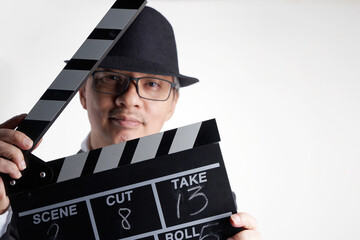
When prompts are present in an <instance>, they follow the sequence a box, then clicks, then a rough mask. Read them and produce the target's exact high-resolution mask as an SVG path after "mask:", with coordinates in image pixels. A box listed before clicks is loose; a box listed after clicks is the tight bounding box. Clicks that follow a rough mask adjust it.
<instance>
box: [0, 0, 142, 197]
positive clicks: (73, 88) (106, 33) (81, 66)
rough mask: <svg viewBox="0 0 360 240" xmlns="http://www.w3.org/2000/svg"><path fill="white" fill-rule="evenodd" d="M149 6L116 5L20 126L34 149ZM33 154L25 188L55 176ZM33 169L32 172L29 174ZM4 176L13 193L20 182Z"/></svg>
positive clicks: (133, 1)
mask: <svg viewBox="0 0 360 240" xmlns="http://www.w3.org/2000/svg"><path fill="white" fill-rule="evenodd" d="M145 5H146V0H117V1H116V2H115V3H114V4H113V5H112V7H111V8H110V10H109V11H108V12H107V13H106V14H105V16H104V17H103V18H102V19H101V21H100V22H99V24H98V25H97V26H96V27H95V29H94V30H93V31H92V32H91V34H90V35H89V36H88V38H87V39H86V40H85V42H84V43H83V44H82V45H81V46H80V48H79V49H78V50H77V52H76V53H75V54H74V56H73V57H72V58H71V59H70V61H68V62H67V64H66V66H65V67H64V69H63V70H62V71H61V72H60V73H59V75H58V76H57V77H56V78H55V80H54V81H53V82H52V84H51V85H50V87H49V88H48V89H47V90H46V91H45V93H44V94H43V95H42V96H41V98H40V100H39V101H38V102H37V103H36V104H35V106H34V107H33V108H32V109H31V110H30V112H29V114H28V115H27V116H26V118H25V119H24V120H23V121H22V122H21V123H20V124H19V126H18V128H17V130H18V131H21V132H23V133H25V134H26V135H27V136H29V137H30V138H31V139H32V140H33V142H34V144H33V146H36V145H37V143H38V142H39V141H40V139H41V138H42V137H43V136H44V134H45V133H46V132H47V130H48V129H49V128H50V126H51V125H52V124H53V123H54V122H55V120H56V119H57V117H58V116H59V115H60V114H61V112H62V111H63V110H64V109H65V107H66V106H67V105H68V103H69V102H70V101H71V99H72V98H73V97H74V96H75V94H76V93H77V91H78V90H79V89H80V87H81V85H82V84H83V83H84V82H85V81H86V79H87V78H88V77H89V76H90V75H91V74H92V73H93V71H94V70H95V69H96V68H97V67H98V66H99V64H100V63H101V61H102V60H103V59H104V58H105V56H106V55H107V54H108V52H109V51H110V50H111V48H112V47H113V46H114V45H115V44H116V42H117V41H118V40H119V39H120V38H121V36H122V35H123V34H124V32H125V31H126V29H127V28H128V27H129V26H130V24H131V23H132V22H133V21H134V20H135V18H136V17H137V15H138V14H139V13H140V12H141V11H142V9H143V8H144V7H145ZM31 151H32V149H30V150H27V151H24V152H23V153H24V158H25V161H26V165H27V166H28V168H27V169H26V170H25V171H24V172H23V174H22V175H23V177H22V182H23V185H24V187H25V186H30V185H42V184H44V183H46V182H49V181H50V180H51V179H52V174H53V171H52V170H51V168H49V167H48V166H47V165H46V164H44V161H42V160H41V159H39V158H37V157H36V156H34V155H33V154H31ZM29 169H31V170H30V171H29ZM33 173H38V174H40V177H39V176H37V178H31V181H26V180H24V179H26V178H27V176H28V175H29V174H33ZM1 175H2V177H3V178H4V180H5V187H6V189H7V193H8V194H9V188H10V187H11V186H15V185H16V184H17V181H16V180H13V179H11V178H10V177H9V176H7V175H3V174H1ZM9 184H10V186H9Z"/></svg>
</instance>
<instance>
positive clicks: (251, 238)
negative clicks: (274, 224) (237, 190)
mask: <svg viewBox="0 0 360 240" xmlns="http://www.w3.org/2000/svg"><path fill="white" fill-rule="evenodd" d="M230 223H231V225H232V226H233V227H242V228H244V230H243V231H241V232H239V233H237V234H236V235H234V236H232V237H231V238H229V239H228V240H260V239H261V236H260V233H259V232H258V231H257V221H256V220H255V218H253V217H252V216H251V215H250V214H247V213H244V212H241V213H235V214H233V215H231V217H230Z"/></svg>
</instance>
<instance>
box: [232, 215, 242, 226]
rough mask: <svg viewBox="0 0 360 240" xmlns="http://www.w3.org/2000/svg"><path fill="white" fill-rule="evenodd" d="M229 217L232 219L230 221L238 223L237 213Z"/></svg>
mask: <svg viewBox="0 0 360 240" xmlns="http://www.w3.org/2000/svg"><path fill="white" fill-rule="evenodd" d="M231 219H232V221H233V222H234V223H237V224H239V223H240V217H239V215H237V214H233V215H231Z"/></svg>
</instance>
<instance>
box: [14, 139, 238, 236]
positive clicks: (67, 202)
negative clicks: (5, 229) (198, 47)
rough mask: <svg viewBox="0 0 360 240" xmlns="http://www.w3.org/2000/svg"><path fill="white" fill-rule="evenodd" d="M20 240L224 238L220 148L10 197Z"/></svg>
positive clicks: (229, 205)
mask: <svg viewBox="0 0 360 240" xmlns="http://www.w3.org/2000/svg"><path fill="white" fill-rule="evenodd" d="M11 203H12V207H13V209H14V212H15V214H14V216H15V218H16V222H17V226H18V230H19V234H20V236H21V239H164V240H173V239H174V240H180V239H201V240H203V239H208V240H211V239H226V238H227V237H230V236H231V235H233V234H234V233H235V232H237V231H238V230H239V229H234V228H232V227H231V226H230V223H229V216H230V215H231V213H234V212H235V211H236V209H235V203H234V200H233V198H232V193H231V189H230V186H229V183H228V179H227V175H226V170H225V167H224V163H223V159H222V156H221V151H220V147H219V144H218V143H213V144H208V145H204V146H200V147H197V148H193V149H189V150H185V151H180V152H177V153H173V154H169V155H165V156H160V157H156V158H153V159H150V160H146V161H143V162H138V163H134V164H130V165H126V166H122V167H118V168H114V169H111V170H107V171H103V172H99V173H94V174H91V175H86V176H83V177H79V178H75V179H71V180H68V181H64V182H59V183H56V184H50V185H49V186H44V187H40V188H37V189H32V190H30V191H25V192H21V193H18V194H14V195H12V196H11Z"/></svg>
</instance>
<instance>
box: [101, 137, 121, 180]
mask: <svg viewBox="0 0 360 240" xmlns="http://www.w3.org/2000/svg"><path fill="white" fill-rule="evenodd" d="M125 144H126V142H122V143H118V144H114V145H110V146H107V147H104V148H103V149H102V150H101V153H100V156H99V159H98V161H97V163H96V166H95V169H94V173H97V172H102V171H106V170H109V169H113V168H116V167H117V166H118V164H119V162H120V158H121V155H122V153H123V151H124V148H125Z"/></svg>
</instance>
